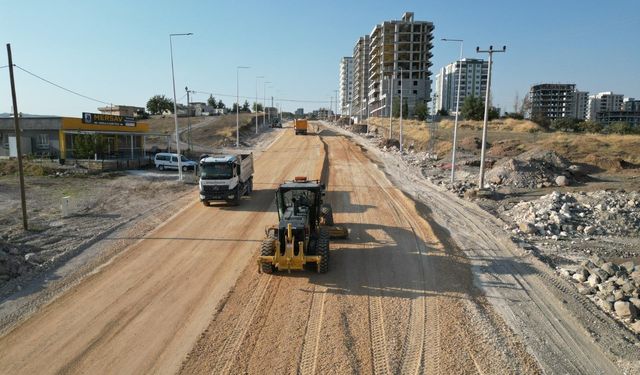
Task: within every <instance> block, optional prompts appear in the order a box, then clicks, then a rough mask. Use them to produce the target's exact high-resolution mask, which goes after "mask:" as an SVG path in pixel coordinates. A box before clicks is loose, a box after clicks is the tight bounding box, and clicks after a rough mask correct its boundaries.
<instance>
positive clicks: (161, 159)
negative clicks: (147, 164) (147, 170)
mask: <svg viewBox="0 0 640 375" xmlns="http://www.w3.org/2000/svg"><path fill="white" fill-rule="evenodd" d="M180 157H181V160H180V162H181V163H182V170H183V171H186V170H189V169H195V168H196V166H197V165H198V163H196V162H195V161H193V160H189V159H187V158H186V157H185V156H184V155H180ZM153 161H154V163H155V165H156V168H157V169H158V170H161V171H163V170H165V169H175V170H178V154H171V153H168V152H159V153H157V154H156V156H155V157H154V159H153Z"/></svg>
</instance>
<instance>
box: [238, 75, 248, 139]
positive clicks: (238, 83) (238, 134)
mask: <svg viewBox="0 0 640 375" xmlns="http://www.w3.org/2000/svg"><path fill="white" fill-rule="evenodd" d="M240 69H249V67H248V66H236V147H240V78H239V77H240Z"/></svg>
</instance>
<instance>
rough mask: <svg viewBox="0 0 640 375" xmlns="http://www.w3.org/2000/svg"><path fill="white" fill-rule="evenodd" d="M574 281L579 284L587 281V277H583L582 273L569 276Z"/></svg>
mask: <svg viewBox="0 0 640 375" xmlns="http://www.w3.org/2000/svg"><path fill="white" fill-rule="evenodd" d="M571 277H572V278H573V279H574V280H575V281H577V282H579V283H583V282H585V281H586V280H587V277H588V276H585V275H584V274H583V273H581V272H576V273H574V274H573V276H571Z"/></svg>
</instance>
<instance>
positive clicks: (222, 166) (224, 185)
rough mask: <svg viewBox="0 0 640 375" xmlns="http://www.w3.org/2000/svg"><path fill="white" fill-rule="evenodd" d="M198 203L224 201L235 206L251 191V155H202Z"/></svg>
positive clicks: (207, 204)
mask: <svg viewBox="0 0 640 375" xmlns="http://www.w3.org/2000/svg"><path fill="white" fill-rule="evenodd" d="M198 164H199V169H198V173H199V175H200V181H199V185H200V201H201V202H202V203H203V204H204V205H205V206H209V204H210V202H211V201H226V202H227V203H230V204H233V205H237V204H239V203H240V197H242V196H243V195H250V194H251V192H252V190H253V154H252V153H248V154H237V155H220V156H209V155H203V156H202V157H201V158H200V162H199V163H198Z"/></svg>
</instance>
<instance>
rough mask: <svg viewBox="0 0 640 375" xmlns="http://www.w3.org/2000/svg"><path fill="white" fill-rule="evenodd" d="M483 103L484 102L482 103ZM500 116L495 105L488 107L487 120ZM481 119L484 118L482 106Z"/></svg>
mask: <svg viewBox="0 0 640 375" xmlns="http://www.w3.org/2000/svg"><path fill="white" fill-rule="evenodd" d="M483 105H484V104H483ZM497 118H500V111H499V110H498V108H496V107H491V108H489V121H491V120H495V119H497ZM482 119H484V108H483V109H482Z"/></svg>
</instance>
